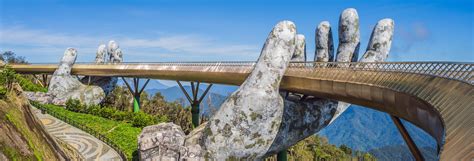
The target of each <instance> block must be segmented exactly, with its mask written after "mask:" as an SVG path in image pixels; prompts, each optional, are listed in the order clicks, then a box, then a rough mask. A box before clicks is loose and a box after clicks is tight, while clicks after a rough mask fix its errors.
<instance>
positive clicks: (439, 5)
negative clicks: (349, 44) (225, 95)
mask: <svg viewBox="0 0 474 161" xmlns="http://www.w3.org/2000/svg"><path fill="white" fill-rule="evenodd" d="M473 5H474V4H473V2H472V1H470V0H465V1H433V0H429V1H377V2H372V1H341V0H335V1H289V0H288V1H256V0H255V1H251V0H243V1H213V0H207V1H171V0H149V1H117V0H116V1H100V2H96V1H85V0H76V1H56V0H46V1H25V0H1V1H0V51H7V50H12V51H14V52H15V53H16V54H17V55H21V56H25V57H27V59H28V60H29V61H30V62H57V61H58V60H59V59H60V57H61V55H62V54H63V52H64V50H65V49H66V48H67V47H74V48H77V49H78V51H79V58H78V61H81V62H86V61H92V60H93V59H94V57H95V50H96V48H97V47H98V45H99V44H101V43H106V42H107V41H108V40H112V39H113V40H116V41H118V43H119V44H120V46H121V47H122V49H123V51H124V59H125V61H129V62H130V61H147V62H150V61H220V60H256V59H257V57H258V55H259V52H260V50H261V47H262V45H263V43H264V41H265V39H266V36H267V34H268V33H269V32H270V30H271V29H272V27H273V25H275V24H276V23H277V22H278V21H281V20H291V21H293V22H295V23H296V26H297V31H298V32H299V33H301V34H304V35H305V36H306V39H307V53H308V58H309V59H312V58H313V56H314V32H315V28H316V26H317V25H318V24H319V23H320V22H321V21H323V20H328V21H329V22H330V23H331V26H332V27H333V34H334V36H335V37H334V38H335V40H336V41H337V23H338V18H339V15H340V13H341V12H342V10H344V9H345V8H349V7H353V8H356V9H357V10H358V13H359V17H360V24H361V25H360V31H361V50H360V54H363V52H364V51H365V47H366V46H367V42H368V38H369V36H370V33H371V31H372V28H373V26H374V25H375V24H376V23H377V21H378V20H380V19H382V18H387V17H388V18H392V19H394V20H395V25H396V26H395V35H394V41H393V44H392V50H391V53H390V56H389V61H410V60H412V61H424V60H425V61H471V62H472V61H474V47H473V46H474V45H473V44H474V33H473V30H474V29H473V21H474V20H473V19H474V16H473V15H474V11H473V10H474V7H473ZM336 44H337V42H336Z"/></svg>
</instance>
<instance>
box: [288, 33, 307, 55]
mask: <svg viewBox="0 0 474 161" xmlns="http://www.w3.org/2000/svg"><path fill="white" fill-rule="evenodd" d="M295 41H296V47H295V53H294V54H293V56H292V57H291V61H298V62H304V61H306V39H305V37H304V35H302V34H298V35H296V39H295Z"/></svg>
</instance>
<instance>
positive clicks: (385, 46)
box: [360, 18, 395, 62]
mask: <svg viewBox="0 0 474 161" xmlns="http://www.w3.org/2000/svg"><path fill="white" fill-rule="evenodd" d="M394 27H395V23H394V22H393V20H392V19H389V18H386V19H382V20H380V21H379V22H377V25H375V27H374V30H373V31H372V34H371V36H370V41H369V44H368V46H367V50H366V52H365V54H364V55H363V56H362V59H361V60H360V61H361V62H383V61H385V59H386V58H387V57H388V53H389V52H390V47H391V45H392V37H393V31H394Z"/></svg>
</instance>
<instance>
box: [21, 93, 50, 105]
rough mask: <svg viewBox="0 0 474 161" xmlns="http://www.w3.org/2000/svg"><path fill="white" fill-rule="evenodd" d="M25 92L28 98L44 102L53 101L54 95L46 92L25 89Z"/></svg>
mask: <svg viewBox="0 0 474 161" xmlns="http://www.w3.org/2000/svg"><path fill="white" fill-rule="evenodd" d="M23 94H25V97H26V98H28V99H29V100H34V101H37V102H40V103H43V104H48V103H52V101H53V97H52V96H51V94H48V93H44V92H28V91H25V92H23Z"/></svg>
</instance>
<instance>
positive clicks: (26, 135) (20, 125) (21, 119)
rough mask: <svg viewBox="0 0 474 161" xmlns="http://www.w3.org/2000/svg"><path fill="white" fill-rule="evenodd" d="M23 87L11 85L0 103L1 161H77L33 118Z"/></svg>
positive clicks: (15, 84)
mask: <svg viewBox="0 0 474 161" xmlns="http://www.w3.org/2000/svg"><path fill="white" fill-rule="evenodd" d="M22 92H23V90H22V89H21V86H20V85H19V84H17V83H13V84H12V89H11V91H10V92H9V93H8V94H7V95H6V98H4V99H0V116H1V117H2V119H0V160H2V161H3V160H35V158H37V157H38V156H41V158H40V159H42V160H60V161H63V160H75V158H73V156H75V155H74V154H72V153H68V152H66V151H65V150H64V149H63V148H62V147H61V145H60V144H58V142H57V141H56V139H55V138H53V137H52V136H51V135H50V134H49V133H48V132H47V131H46V130H45V129H44V127H43V125H42V124H41V121H40V120H39V119H38V118H37V117H36V116H35V115H34V114H33V111H32V109H31V107H30V105H29V102H28V100H27V99H26V97H24V94H23V93H22Z"/></svg>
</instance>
